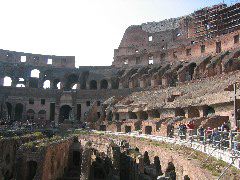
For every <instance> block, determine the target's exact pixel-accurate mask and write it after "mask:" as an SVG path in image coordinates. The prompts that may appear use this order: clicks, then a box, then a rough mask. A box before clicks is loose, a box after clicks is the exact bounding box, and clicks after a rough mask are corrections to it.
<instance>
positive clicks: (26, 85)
mask: <svg viewBox="0 0 240 180" xmlns="http://www.w3.org/2000/svg"><path fill="white" fill-rule="evenodd" d="M29 83H30V82H29V79H25V87H29Z"/></svg>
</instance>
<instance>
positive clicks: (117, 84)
mask: <svg viewBox="0 0 240 180" xmlns="http://www.w3.org/2000/svg"><path fill="white" fill-rule="evenodd" d="M111 83H112V89H118V88H119V79H115V80H112V81H111Z"/></svg>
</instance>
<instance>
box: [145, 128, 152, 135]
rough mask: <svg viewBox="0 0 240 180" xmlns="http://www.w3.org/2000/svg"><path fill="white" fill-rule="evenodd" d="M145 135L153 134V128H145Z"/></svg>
mask: <svg viewBox="0 0 240 180" xmlns="http://www.w3.org/2000/svg"><path fill="white" fill-rule="evenodd" d="M145 133H146V134H152V126H146V127H145Z"/></svg>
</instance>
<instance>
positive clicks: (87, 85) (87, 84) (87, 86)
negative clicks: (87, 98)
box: [86, 81, 90, 89]
mask: <svg viewBox="0 0 240 180" xmlns="http://www.w3.org/2000/svg"><path fill="white" fill-rule="evenodd" d="M89 83H90V82H89V81H87V82H86V89H90V84H89Z"/></svg>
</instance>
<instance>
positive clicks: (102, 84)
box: [100, 79, 108, 89]
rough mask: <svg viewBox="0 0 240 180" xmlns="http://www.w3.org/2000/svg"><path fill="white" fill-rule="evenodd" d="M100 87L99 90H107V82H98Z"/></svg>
mask: <svg viewBox="0 0 240 180" xmlns="http://www.w3.org/2000/svg"><path fill="white" fill-rule="evenodd" d="M100 87H101V89H107V88H108V82H107V80H105V79H103V80H102V81H101V82H100Z"/></svg>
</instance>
